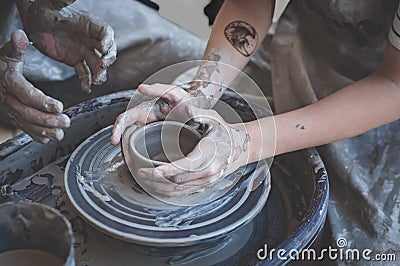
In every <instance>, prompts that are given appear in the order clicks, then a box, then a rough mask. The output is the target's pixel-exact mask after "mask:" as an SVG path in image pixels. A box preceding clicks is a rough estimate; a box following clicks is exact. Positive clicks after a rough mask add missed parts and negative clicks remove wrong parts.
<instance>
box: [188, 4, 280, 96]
mask: <svg viewBox="0 0 400 266" xmlns="http://www.w3.org/2000/svg"><path fill="white" fill-rule="evenodd" d="M274 5H275V1H274V0H254V1H252V2H251V4H249V2H248V1H246V0H227V1H225V2H224V4H223V5H222V7H221V10H220V12H219V13H218V16H217V18H216V20H215V24H214V26H213V29H212V32H211V35H210V39H209V41H208V43H207V47H206V50H205V52H204V56H203V59H204V60H207V61H205V62H204V63H203V64H202V65H201V66H200V67H199V69H198V71H197V74H196V76H195V78H194V82H193V85H192V86H191V88H190V90H189V93H190V94H192V95H195V96H196V95H203V96H207V97H210V98H214V99H219V98H220V97H221V96H222V94H223V93H224V90H219V86H218V83H222V84H224V85H226V86H229V84H230V83H231V82H232V81H233V80H234V78H235V77H236V75H237V74H238V72H236V71H232V69H231V68H224V67H220V66H221V64H220V63H223V64H227V65H229V66H233V67H235V68H237V69H239V70H240V69H242V68H243V67H245V66H246V64H247V63H248V62H249V60H250V58H251V56H252V55H253V54H254V53H255V51H256V50H257V48H258V47H259V46H260V44H261V43H262V41H263V39H264V38H265V36H266V35H267V32H268V29H269V27H270V25H271V23H272V15H273V11H274ZM210 82H214V84H213V83H210Z"/></svg>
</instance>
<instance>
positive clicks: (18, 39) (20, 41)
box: [11, 30, 29, 57]
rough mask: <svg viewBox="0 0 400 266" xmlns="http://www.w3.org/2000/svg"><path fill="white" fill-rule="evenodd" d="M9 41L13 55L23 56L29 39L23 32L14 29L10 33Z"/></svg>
mask: <svg viewBox="0 0 400 266" xmlns="http://www.w3.org/2000/svg"><path fill="white" fill-rule="evenodd" d="M11 42H12V44H13V48H14V49H13V50H14V53H15V54H14V56H13V57H17V56H23V55H24V54H25V51H26V49H27V48H28V46H29V40H28V37H27V36H26V34H25V32H24V31H22V30H16V31H14V32H13V33H11Z"/></svg>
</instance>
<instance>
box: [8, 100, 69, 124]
mask: <svg viewBox="0 0 400 266" xmlns="http://www.w3.org/2000/svg"><path fill="white" fill-rule="evenodd" d="M5 108H6V109H7V111H8V113H9V114H11V115H12V116H13V117H16V116H18V121H19V122H20V123H28V124H33V125H38V126H43V127H46V128H67V127H69V126H70V119H69V117H68V116H66V115H64V114H52V113H45V112H42V111H39V110H36V109H34V108H31V107H29V106H26V105H24V104H23V103H21V102H20V101H19V100H18V99H17V98H15V97H13V96H9V97H7V100H6V103H5Z"/></svg>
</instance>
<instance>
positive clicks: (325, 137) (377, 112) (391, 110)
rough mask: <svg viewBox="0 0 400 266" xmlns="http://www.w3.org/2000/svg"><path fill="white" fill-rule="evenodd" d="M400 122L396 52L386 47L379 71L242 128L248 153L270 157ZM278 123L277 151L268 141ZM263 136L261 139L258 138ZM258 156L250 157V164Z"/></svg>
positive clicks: (399, 60) (399, 73) (398, 53)
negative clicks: (292, 108) (260, 131)
mask: <svg viewBox="0 0 400 266" xmlns="http://www.w3.org/2000/svg"><path fill="white" fill-rule="evenodd" d="M397 119H400V51H398V50H396V49H395V48H394V47H393V46H392V45H391V44H388V46H387V48H386V51H385V53H384V56H383V59H382V62H381V64H380V66H379V68H378V69H377V70H376V71H375V72H374V73H372V74H371V75H369V76H367V77H365V78H363V79H361V80H359V81H357V82H355V83H353V84H351V85H349V86H346V87H344V88H343V89H341V90H339V91H337V92H335V93H333V94H331V95H329V96H327V97H326V98H324V99H321V100H320V101H318V102H316V103H314V104H311V105H309V106H306V107H303V108H300V109H297V110H294V111H291V112H287V113H283V114H279V115H277V116H275V117H273V118H271V117H269V118H264V119H262V120H260V122H261V128H262V134H260V133H259V132H257V130H259V127H258V125H257V121H253V122H250V123H247V124H246V127H247V129H248V132H249V134H250V136H251V138H250V139H251V142H250V150H252V151H253V152H250V153H249V154H250V155H257V154H258V155H259V154H260V147H263V148H262V153H261V158H266V157H270V156H272V155H278V154H282V153H286V152H290V151H295V150H299V149H303V148H308V147H313V146H319V145H323V144H326V143H330V142H333V141H336V140H341V139H345V138H350V137H354V136H357V135H359V134H361V133H364V132H366V131H368V130H371V129H374V128H376V127H379V126H381V125H384V124H386V123H390V122H393V121H395V120H397ZM273 120H275V125H276V151H275V152H273V149H271V147H272V146H273V144H272V143H270V142H269V141H267V140H268V136H269V135H271V130H273ZM261 135H262V136H263V140H264V141H261V139H260V137H261ZM258 159H260V158H257V157H254V156H253V158H251V159H250V160H251V161H255V160H258Z"/></svg>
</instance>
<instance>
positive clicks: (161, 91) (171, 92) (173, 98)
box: [138, 83, 188, 103]
mask: <svg viewBox="0 0 400 266" xmlns="http://www.w3.org/2000/svg"><path fill="white" fill-rule="evenodd" d="M138 90H139V92H140V93H142V94H145V95H148V96H153V97H162V98H163V99H165V100H167V101H168V102H171V103H174V102H179V101H180V100H182V99H183V98H185V97H186V96H187V95H188V93H187V92H186V91H185V90H183V89H181V88H179V87H176V86H172V85H167V84H159V83H156V84H153V85H147V84H140V85H139V87H138Z"/></svg>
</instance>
